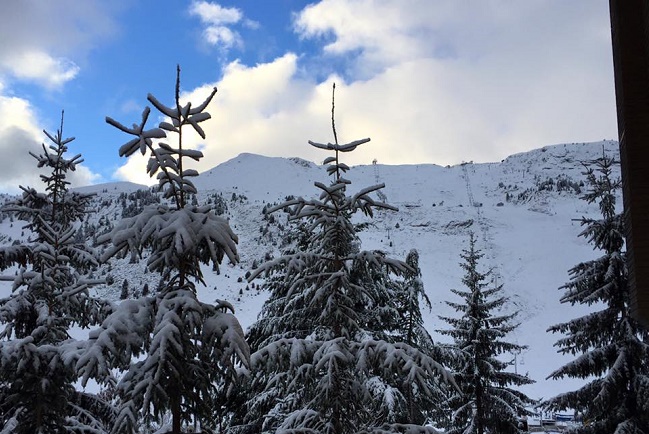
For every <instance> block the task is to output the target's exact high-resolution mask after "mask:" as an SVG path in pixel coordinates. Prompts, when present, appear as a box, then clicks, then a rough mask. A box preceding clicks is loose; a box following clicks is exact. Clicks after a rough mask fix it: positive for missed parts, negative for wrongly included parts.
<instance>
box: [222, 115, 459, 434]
mask: <svg viewBox="0 0 649 434" xmlns="http://www.w3.org/2000/svg"><path fill="white" fill-rule="evenodd" d="M332 126H333V132H334V143H327V144H321V143H314V142H311V141H310V142H309V143H310V144H311V145H312V146H314V147H316V148H319V149H324V150H327V151H332V152H333V154H334V155H333V156H331V157H328V158H327V159H326V160H325V164H326V165H327V171H328V173H329V175H330V176H332V178H333V181H332V182H331V184H330V185H325V184H323V183H320V182H316V183H315V186H316V187H317V189H318V190H319V197H318V198H316V199H303V198H297V199H292V200H288V201H287V202H285V203H283V204H281V205H278V206H276V207H272V208H269V209H268V210H267V212H269V213H272V212H275V211H278V210H286V211H288V212H289V214H290V220H292V221H293V222H295V223H296V224H299V223H300V222H302V223H305V224H306V225H307V228H308V236H309V238H308V242H306V243H303V242H302V243H299V247H298V249H297V251H295V252H294V253H291V254H286V255H283V256H281V257H279V258H276V259H273V260H270V261H267V262H266V263H264V264H263V265H261V266H260V267H259V268H258V269H257V270H255V271H254V272H253V274H252V276H251V279H253V278H255V277H256V276H259V275H264V276H266V282H265V284H264V287H265V288H266V289H268V290H269V291H270V292H271V294H270V297H269V299H268V301H267V302H266V303H265V305H264V306H263V308H262V312H261V314H260V318H259V320H258V321H257V322H256V323H255V324H254V325H253V326H252V328H251V330H250V334H249V336H250V343H251V347H252V350H253V351H254V353H253V354H252V356H251V367H252V372H251V375H252V379H251V382H250V384H249V385H248V390H247V394H246V396H245V397H244V398H243V399H242V400H241V401H240V404H241V405H240V409H239V410H240V411H239V412H238V413H237V414H235V415H234V416H233V419H232V420H231V423H230V432H233V433H298V432H299V433H322V434H347V433H361V432H363V433H369V432H374V433H379V432H381V433H384V432H385V433H387V432H402V433H425V432H432V428H429V427H425V426H422V425H419V424H418V423H415V422H413V421H411V420H408V419H407V415H408V409H407V407H406V404H407V399H406V397H407V396H411V397H416V398H419V397H421V396H424V395H428V394H431V393H433V390H435V389H437V388H439V387H443V386H442V385H444V386H445V385H446V384H447V383H446V381H447V380H449V377H448V373H447V371H446V370H445V369H444V367H443V366H442V365H441V364H439V363H438V362H437V361H436V360H434V359H433V358H432V357H430V356H429V355H428V354H427V353H425V352H422V351H420V350H419V349H418V348H417V347H414V346H412V345H408V344H407V343H404V342H395V341H393V340H388V339H386V336H388V335H389V332H390V330H386V329H385V326H382V325H381V324H380V321H379V320H377V315H384V314H385V313H386V312H387V311H390V310H394V307H393V306H392V305H389V303H390V301H391V299H392V298H394V297H395V296H396V295H395V293H394V289H393V288H391V287H390V286H389V285H387V283H388V281H389V278H388V277H387V276H388V274H389V273H396V274H400V273H403V272H404V271H405V270H407V269H408V267H407V265H406V264H405V263H403V262H401V261H397V260H394V259H391V258H388V257H387V256H386V255H385V254H384V253H383V252H380V251H363V250H360V241H359V238H358V235H357V233H356V228H355V226H354V224H352V222H351V218H352V216H353V215H354V214H355V213H358V212H361V213H364V214H365V215H367V216H369V217H371V216H372V215H373V212H374V210H375V209H384V210H396V209H395V208H394V207H392V206H390V205H387V204H385V203H382V202H379V201H376V200H375V199H374V198H373V197H372V193H375V192H377V191H378V190H380V189H381V188H383V185H375V186H372V187H368V188H364V189H362V190H360V191H359V192H357V193H355V194H353V195H348V189H349V186H350V184H351V182H350V181H349V180H347V179H346V178H344V174H345V172H347V171H348V169H349V167H348V166H347V165H345V164H344V163H343V162H342V161H340V159H339V157H340V154H341V153H344V152H351V151H353V150H355V149H356V148H357V147H358V146H360V145H362V144H364V143H366V142H368V141H369V139H362V140H357V141H354V142H351V143H347V144H343V145H340V144H338V139H337V135H336V129H335V124H333V108H332ZM393 331H394V330H393ZM238 404H239V403H238ZM404 415H405V416H404Z"/></svg>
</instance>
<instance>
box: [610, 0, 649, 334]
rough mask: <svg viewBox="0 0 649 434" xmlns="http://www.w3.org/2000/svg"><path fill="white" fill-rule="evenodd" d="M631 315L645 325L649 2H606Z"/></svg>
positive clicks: (648, 301)
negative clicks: (611, 51) (615, 101)
mask: <svg viewBox="0 0 649 434" xmlns="http://www.w3.org/2000/svg"><path fill="white" fill-rule="evenodd" d="M609 6H610V12H611V35H612V42H613V66H614V71H615V96H616V100H617V124H618V135H619V141H620V159H621V163H622V184H623V194H624V219H625V224H626V242H627V246H626V247H627V255H628V262H627V263H628V267H629V283H630V285H631V299H632V300H631V310H632V314H633V315H634V316H635V317H636V318H637V319H639V320H640V321H641V322H643V323H644V324H645V325H649V0H609Z"/></svg>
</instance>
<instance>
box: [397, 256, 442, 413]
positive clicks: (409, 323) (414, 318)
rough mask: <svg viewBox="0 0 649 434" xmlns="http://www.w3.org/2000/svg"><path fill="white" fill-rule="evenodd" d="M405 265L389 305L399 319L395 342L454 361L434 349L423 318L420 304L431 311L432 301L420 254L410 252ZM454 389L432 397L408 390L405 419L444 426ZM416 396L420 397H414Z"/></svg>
mask: <svg viewBox="0 0 649 434" xmlns="http://www.w3.org/2000/svg"><path fill="white" fill-rule="evenodd" d="M406 265H407V266H408V268H406V270H404V272H403V276H402V279H400V280H396V281H395V282H394V284H393V287H394V288H395V292H394V297H393V298H392V300H390V304H391V305H392V306H394V310H395V311H396V315H395V316H393V319H394V320H395V323H394V325H393V326H390V329H392V330H393V331H392V333H391V334H392V335H393V336H392V340H393V341H401V342H404V343H406V344H408V345H410V346H412V347H414V348H417V349H418V350H420V351H422V352H424V353H426V354H428V355H430V356H432V357H433V358H435V359H437V360H441V359H444V358H449V357H452V355H451V354H450V353H448V351H446V349H445V347H443V346H439V345H435V343H434V342H433V338H432V337H431V335H430V334H429V333H428V330H426V328H425V327H424V318H423V316H422V313H421V306H420V300H421V301H423V303H424V305H425V306H426V307H427V308H428V309H429V310H431V309H432V306H431V304H430V300H429V299H428V296H427V295H426V291H425V290H424V283H423V282H422V280H421V269H420V268H419V252H418V251H417V250H416V249H412V250H410V252H408V255H407V256H406ZM451 390H452V389H448V388H447V389H438V388H435V389H431V390H430V393H423V394H422V393H420V391H416V390H406V394H405V399H406V408H405V414H404V415H403V416H402V418H403V417H405V418H407V419H408V420H410V421H413V422H418V423H424V422H425V421H426V420H431V419H432V420H433V421H435V423H436V424H439V423H441V421H442V418H443V417H444V416H445V412H444V410H445V409H446V400H447V393H448V392H450V391H451ZM414 393H417V396H414V395H413V394H414Z"/></svg>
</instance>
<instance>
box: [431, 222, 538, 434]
mask: <svg viewBox="0 0 649 434" xmlns="http://www.w3.org/2000/svg"><path fill="white" fill-rule="evenodd" d="M475 244H476V240H475V236H474V234H473V233H472V234H471V235H470V238H469V248H468V249H465V250H463V251H462V254H461V255H460V256H461V258H462V259H463V260H464V262H462V263H461V264H460V265H461V267H462V268H463V269H464V271H465V274H464V277H463V278H462V283H463V284H464V286H465V287H466V289H465V290H457V289H452V290H451V291H452V292H453V293H454V294H456V295H458V296H459V297H460V298H461V299H462V301H461V302H460V303H457V302H450V301H447V302H446V303H447V304H448V305H449V306H451V307H452V308H453V309H455V310H456V311H457V312H458V313H460V314H461V316H460V317H459V318H449V317H440V318H441V319H442V320H444V321H445V322H447V323H448V324H449V325H451V326H452V328H451V329H448V330H439V332H440V333H442V334H444V335H448V336H451V337H452V338H453V339H454V346H455V350H456V354H455V357H454V358H452V359H451V360H450V361H449V362H450V365H451V366H452V367H453V371H454V372H453V376H454V378H455V382H456V383H457V385H458V386H459V389H460V391H461V393H456V394H453V395H452V396H451V398H450V399H449V401H448V406H449V409H450V411H451V412H452V414H451V417H450V419H449V423H448V426H447V427H446V430H447V431H446V432H448V433H449V434H474V433H475V434H485V433H490V434H509V433H520V432H522V430H521V429H519V427H518V426H519V417H521V416H523V415H526V414H528V410H526V407H527V406H530V405H532V404H533V401H532V400H531V399H530V398H528V397H527V396H526V395H525V394H524V393H522V392H521V391H519V390H516V389H513V388H512V387H511V386H520V385H523V384H530V383H532V382H533V381H532V380H531V379H529V378H528V377H526V376H523V375H519V374H517V373H514V372H508V371H506V369H507V368H508V367H509V365H510V363H509V362H508V361H504V360H503V356H506V355H507V354H508V353H509V354H511V353H514V352H520V351H521V350H522V349H525V348H526V347H524V346H521V345H518V344H515V343H511V342H508V341H507V340H506V336H507V334H508V333H510V332H511V331H513V330H514V329H515V328H516V327H517V324H515V323H513V322H512V320H513V319H514V317H515V316H516V313H512V314H502V313H501V312H500V311H501V307H502V306H503V305H504V304H505V303H506V302H507V300H508V299H507V297H505V296H503V295H502V288H503V285H502V284H501V285H494V286H492V287H491V288H489V287H490V286H491V284H490V283H489V282H488V278H489V276H490V274H491V271H488V272H486V273H481V272H480V271H479V270H478V268H479V261H480V259H481V258H482V257H483V256H484V255H483V254H482V253H481V252H480V250H478V249H476V246H475Z"/></svg>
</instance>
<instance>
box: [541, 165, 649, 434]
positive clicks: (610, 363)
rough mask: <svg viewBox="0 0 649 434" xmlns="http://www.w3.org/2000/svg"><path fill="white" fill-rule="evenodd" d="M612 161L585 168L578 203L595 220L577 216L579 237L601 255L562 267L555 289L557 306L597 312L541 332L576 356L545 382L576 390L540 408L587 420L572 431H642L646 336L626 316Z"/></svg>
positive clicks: (646, 415) (648, 369) (646, 399)
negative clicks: (561, 281) (563, 382)
mask: <svg viewBox="0 0 649 434" xmlns="http://www.w3.org/2000/svg"><path fill="white" fill-rule="evenodd" d="M615 164H617V162H616V161H614V159H613V158H611V157H608V156H606V155H603V156H602V157H601V158H599V159H597V160H595V161H594V162H592V163H591V164H590V165H589V166H588V167H587V169H586V173H585V174H586V176H587V180H588V184H587V186H588V190H587V192H586V194H585V195H584V196H583V199H584V200H586V201H587V202H588V203H596V204H598V205H599V210H600V212H601V218H599V219H596V218H587V217H582V219H581V224H582V226H584V230H583V231H582V232H581V234H580V236H582V237H584V238H586V239H588V241H589V242H590V243H591V244H592V245H593V248H594V249H596V250H598V251H601V252H602V256H600V257H599V258H597V259H594V260H591V261H586V262H582V263H580V264H578V265H576V266H575V267H573V268H572V269H571V270H570V275H571V280H570V282H568V283H567V284H565V285H564V286H562V287H561V288H560V289H563V290H564V291H565V293H564V295H563V297H562V298H561V301H562V302H563V303H570V304H572V305H575V304H583V305H589V306H590V305H595V306H597V307H599V308H600V310H598V311H596V312H593V313H590V314H588V315H585V316H582V317H579V318H575V319H573V320H570V321H568V322H565V323H561V324H557V325H554V326H552V327H550V328H549V331H551V332H553V333H563V334H564V335H565V337H563V338H561V339H559V340H558V341H557V343H556V344H555V346H557V347H558V348H559V352H561V353H564V354H571V355H574V356H576V358H575V359H574V360H573V361H571V362H569V363H567V364H566V365H564V366H563V367H561V368H559V369H557V370H556V371H554V372H553V373H552V374H550V376H549V378H554V379H560V378H565V377H570V378H583V379H588V380H589V381H588V382H587V383H586V384H585V385H584V386H582V387H581V388H579V389H577V390H575V391H572V392H567V393H563V394H561V395H558V396H555V397H554V398H552V399H549V400H548V401H546V402H545V403H544V406H545V407H546V408H547V409H548V410H554V411H560V410H565V409H574V410H576V411H578V412H579V413H580V414H582V416H583V419H584V420H586V421H588V423H587V424H584V425H583V426H580V427H577V428H574V429H573V430H571V431H570V432H572V433H579V434H582V433H583V434H587V433H588V434H604V433H606V434H647V433H649V332H648V331H647V329H645V328H643V327H642V326H641V325H640V324H639V323H638V322H637V321H636V320H635V319H634V318H633V317H632V316H631V314H630V288H629V281H628V274H627V273H628V271H627V268H626V252H625V251H624V244H625V242H624V219H623V217H622V215H621V214H619V213H616V209H615V204H616V195H615V192H616V190H617V189H619V187H620V180H619V178H614V177H613V175H612V170H613V167H614V165H615Z"/></svg>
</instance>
